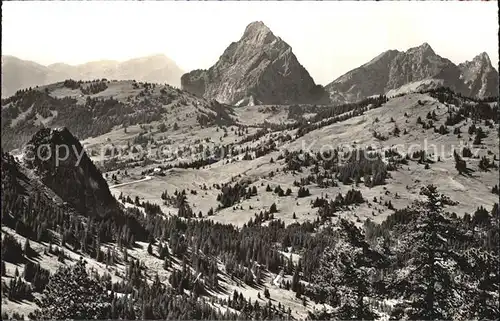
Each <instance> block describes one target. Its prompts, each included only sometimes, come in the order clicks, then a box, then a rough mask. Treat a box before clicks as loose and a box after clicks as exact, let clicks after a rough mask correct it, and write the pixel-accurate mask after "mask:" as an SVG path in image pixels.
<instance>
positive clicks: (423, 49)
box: [407, 42, 436, 55]
mask: <svg viewBox="0 0 500 321" xmlns="http://www.w3.org/2000/svg"><path fill="white" fill-rule="evenodd" d="M416 52H419V53H421V54H423V55H435V54H436V53H435V52H434V50H433V49H432V47H431V46H430V45H429V44H428V43H427V42H424V43H423V44H421V45H420V46H418V47H413V48H410V49H408V51H407V53H416Z"/></svg>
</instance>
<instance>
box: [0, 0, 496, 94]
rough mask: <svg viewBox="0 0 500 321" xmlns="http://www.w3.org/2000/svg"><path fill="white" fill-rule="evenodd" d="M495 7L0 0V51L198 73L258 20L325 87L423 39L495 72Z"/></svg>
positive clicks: (458, 3) (419, 3)
mask: <svg viewBox="0 0 500 321" xmlns="http://www.w3.org/2000/svg"><path fill="white" fill-rule="evenodd" d="M497 13H498V9H497V4H496V1H444V2H443V1H440V2H437V1H436V2H435V1H411V2H399V1H382V2H371V1H370V2H364V1H361V2H360V1H356V2H350V1H317V2H315V1H311V2H309V1H275V2H274V1H273V2H271V1H251V2H241V1H235V2H225V1H202V2H197V1H189V2H188V1H166V2H158V1H152V2H150V1H102V2H101V1H62V2H58V1H18V2H17V1H14V2H11V1H4V2H3V4H2V54H3V55H13V56H16V57H18V58H21V59H26V60H32V61H35V62H38V63H41V64H44V65H48V64H51V63H56V62H64V63H68V64H80V63H85V62H88V61H94V60H102V59H111V60H120V61H121V60H127V59H131V58H135V57H141V56H148V55H153V54H165V55H167V56H168V57H170V58H171V59H172V60H174V61H175V62H176V63H177V65H179V67H181V69H183V70H184V71H190V70H193V69H200V68H202V69H205V68H209V67H210V66H211V65H213V64H214V63H215V62H216V61H217V60H218V59H219V57H220V55H221V54H222V53H223V51H224V49H225V48H226V47H227V46H229V44H230V43H231V42H233V41H238V40H239V39H240V38H241V36H242V35H243V32H244V30H245V27H246V26H247V25H248V24H249V23H250V22H252V21H263V22H264V23H265V24H266V25H267V26H268V27H269V28H270V29H271V30H272V31H273V33H274V34H275V35H276V36H279V37H280V38H281V39H283V40H284V41H286V42H287V43H288V44H289V45H290V46H291V47H292V50H293V52H294V53H295V55H296V56H297V58H298V60H299V62H300V63H301V64H302V65H303V66H304V67H305V68H306V69H307V70H308V71H309V73H310V74H311V76H312V77H313V78H314V80H315V81H316V83H319V84H322V85H326V84H327V83H329V82H331V81H332V80H334V79H335V78H337V77H339V76H341V75H342V74H344V73H346V72H348V71H349V70H351V69H354V68H356V67H358V66H360V65H362V64H364V63H366V62H368V61H369V60H371V59H372V58H374V57H376V56H377V55H379V54H380V53H382V52H384V51H386V50H389V49H397V50H401V51H404V50H407V49H408V48H411V47H415V46H419V45H421V44H422V43H424V42H427V43H429V44H430V45H431V47H432V48H433V49H434V51H435V52H436V53H437V54H439V55H440V56H442V57H445V58H448V59H450V60H451V61H452V62H454V63H457V64H458V63H461V62H464V61H466V60H472V59H473V58H474V56H476V55H477V54H479V53H482V52H486V53H487V54H488V55H489V57H490V59H491V61H492V63H493V65H494V66H495V68H497V70H498V38H497V37H498V17H497Z"/></svg>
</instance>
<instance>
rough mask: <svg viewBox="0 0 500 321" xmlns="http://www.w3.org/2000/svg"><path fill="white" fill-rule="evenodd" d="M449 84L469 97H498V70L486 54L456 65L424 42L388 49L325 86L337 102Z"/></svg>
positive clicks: (333, 100) (331, 97) (447, 85)
mask: <svg viewBox="0 0 500 321" xmlns="http://www.w3.org/2000/svg"><path fill="white" fill-rule="evenodd" d="M439 86H445V87H450V88H451V89H453V90H454V91H455V92H458V93H461V94H463V95H466V96H469V97H478V98H484V97H489V96H498V72H497V70H495V68H493V66H492V64H491V61H490V59H489V57H488V55H487V54H486V53H481V54H479V55H478V56H476V57H475V58H474V59H473V60H472V61H470V62H469V61H466V62H464V63H462V64H459V65H455V64H454V63H452V62H451V61H450V60H448V59H446V58H443V57H441V56H439V55H437V54H436V53H435V52H434V50H433V49H432V48H431V46H430V45H429V44H427V43H424V44H422V45H420V46H418V47H415V48H410V49H408V50H407V51H404V52H401V51H398V50H389V51H386V52H384V53H382V54H380V55H379V56H377V57H375V58H373V59H372V60H371V61H369V62H367V63H366V64H364V65H362V66H360V67H358V68H356V69H353V70H351V71H349V72H347V73H346V74H344V75H342V76H340V77H339V78H337V79H335V80H334V81H332V82H331V83H329V84H328V85H326V86H325V89H326V90H327V91H328V93H329V94H330V100H331V101H332V102H334V103H346V102H354V101H358V100H360V99H363V98H366V97H369V96H372V95H379V94H389V95H391V94H397V93H402V92H407V91H417V90H424V89H430V88H434V87H439Z"/></svg>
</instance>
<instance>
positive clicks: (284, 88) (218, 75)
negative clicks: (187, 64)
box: [181, 21, 326, 105]
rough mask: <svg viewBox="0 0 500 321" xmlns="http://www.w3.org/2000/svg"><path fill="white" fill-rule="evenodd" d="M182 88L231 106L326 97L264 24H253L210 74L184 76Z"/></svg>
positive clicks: (288, 50)
mask: <svg viewBox="0 0 500 321" xmlns="http://www.w3.org/2000/svg"><path fill="white" fill-rule="evenodd" d="M181 85H182V88H183V89H184V90H187V91H189V92H191V93H193V94H195V95H198V96H202V97H204V98H206V99H210V100H211V99H215V100H217V101H218V102H220V103H225V104H230V105H240V104H242V103H243V102H245V103H251V102H252V101H254V102H259V103H262V104H288V103H309V102H318V101H323V100H324V98H325V97H326V93H325V92H324V90H322V88H321V89H319V87H317V86H316V84H315V83H314V80H313V79H312V78H311V76H310V75H309V73H308V72H307V70H305V68H304V67H303V66H302V65H301V64H300V63H299V62H298V60H297V57H295V55H294V54H293V52H292V49H291V47H290V46H289V45H288V44H287V43H286V42H285V41H283V40H281V39H280V38H279V37H277V36H275V35H274V34H273V33H272V32H271V30H270V29H269V28H268V27H267V26H266V25H265V24H264V23H263V22H262V21H254V22H252V23H250V24H249V25H248V26H247V27H246V29H245V32H244V34H243V36H242V37H241V39H240V40H239V41H237V42H233V43H231V44H230V45H229V46H228V47H227V48H226V50H225V51H224V53H223V54H222V56H221V57H220V59H219V61H217V63H216V64H215V65H213V66H212V67H211V68H210V69H209V70H193V71H192V72H190V73H187V74H185V75H183V76H182V78H181Z"/></svg>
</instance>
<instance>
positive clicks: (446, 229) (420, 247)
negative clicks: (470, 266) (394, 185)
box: [395, 185, 458, 320]
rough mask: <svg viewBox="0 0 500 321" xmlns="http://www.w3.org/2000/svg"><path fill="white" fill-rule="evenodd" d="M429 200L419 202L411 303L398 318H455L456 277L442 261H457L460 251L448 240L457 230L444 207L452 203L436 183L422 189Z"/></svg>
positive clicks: (400, 310)
mask: <svg viewBox="0 0 500 321" xmlns="http://www.w3.org/2000/svg"><path fill="white" fill-rule="evenodd" d="M421 195H424V196H425V197H426V201H424V202H421V203H417V204H418V205H419V208H420V210H419V212H420V213H419V215H418V217H417V222H416V226H415V229H416V230H415V232H414V233H413V235H412V236H411V240H410V241H409V242H408V247H409V250H410V253H411V256H412V258H413V259H412V265H411V266H412V270H411V271H410V273H409V274H408V275H409V277H408V278H407V279H406V280H405V282H407V283H408V284H409V285H410V290H409V292H408V293H409V298H410V299H411V303H410V304H409V306H405V308H406V309H405V308H402V307H401V306H400V307H399V308H398V309H395V311H397V313H398V315H395V317H398V318H400V317H402V315H401V313H404V314H406V315H407V316H408V318H409V319H419V320H438V319H439V320H443V319H446V320H448V319H452V318H453V309H454V308H455V307H454V301H456V300H454V299H453V291H454V288H456V285H455V284H454V280H453V277H452V275H451V273H450V271H449V270H448V268H447V267H446V266H445V265H443V264H442V263H443V262H446V261H448V260H456V259H457V256H458V254H457V253H454V252H453V251H451V250H450V248H449V242H448V241H447V240H449V239H453V238H454V237H457V234H456V233H458V231H457V230H456V228H455V227H454V226H453V225H452V224H451V223H450V220H449V219H448V218H447V217H446V216H445V214H444V210H443V208H444V206H445V205H447V204H450V202H451V201H450V200H449V198H448V197H446V196H444V195H442V194H439V193H438V192H437V188H436V187H435V186H433V185H429V186H426V187H424V188H422V190H421Z"/></svg>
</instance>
